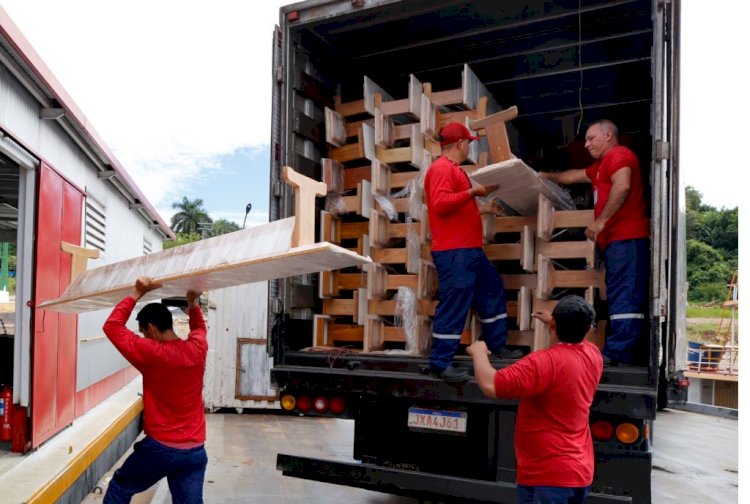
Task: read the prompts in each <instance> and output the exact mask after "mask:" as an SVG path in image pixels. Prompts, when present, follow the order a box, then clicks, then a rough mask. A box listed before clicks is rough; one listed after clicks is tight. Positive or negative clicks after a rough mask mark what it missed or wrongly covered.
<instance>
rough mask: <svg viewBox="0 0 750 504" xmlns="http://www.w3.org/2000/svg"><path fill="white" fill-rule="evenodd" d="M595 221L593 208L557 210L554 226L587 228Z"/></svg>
mask: <svg viewBox="0 0 750 504" xmlns="http://www.w3.org/2000/svg"><path fill="white" fill-rule="evenodd" d="M592 222H594V211H593V210H556V211H555V213H554V224H553V226H554V228H555V229H562V228H585V227H588V226H589V224H591V223H592Z"/></svg>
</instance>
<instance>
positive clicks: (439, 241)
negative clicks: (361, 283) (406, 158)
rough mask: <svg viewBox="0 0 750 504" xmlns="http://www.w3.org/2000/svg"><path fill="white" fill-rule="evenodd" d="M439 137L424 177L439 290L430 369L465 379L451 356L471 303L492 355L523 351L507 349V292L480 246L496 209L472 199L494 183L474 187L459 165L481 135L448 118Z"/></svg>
mask: <svg viewBox="0 0 750 504" xmlns="http://www.w3.org/2000/svg"><path fill="white" fill-rule="evenodd" d="M439 138H440V145H441V156H440V157H439V158H438V159H436V160H435V162H434V163H432V165H431V166H430V168H429V169H428V171H427V174H426V175H425V181H424V188H425V196H426V200H427V209H428V212H429V219H430V231H431V233H432V258H433V261H434V262H435V269H436V270H437V274H438V289H439V293H440V301H439V302H438V305H437V308H436V309H435V316H434V318H433V320H432V351H431V353H430V372H431V373H432V374H434V375H436V376H438V377H440V378H442V379H444V380H446V381H464V380H467V379H468V377H469V373H468V372H467V371H466V370H465V369H458V368H455V367H453V364H452V361H453V357H454V356H455V354H456V351H457V350H458V346H459V341H460V340H461V334H462V333H463V330H464V325H465V323H466V317H467V315H468V314H469V309H470V308H471V307H472V306H473V307H474V308H475V309H476V310H477V312H478V314H479V317H480V322H481V323H482V339H484V341H486V342H487V346H488V347H489V349H490V350H491V351H492V352H493V353H494V354H496V355H497V356H498V357H500V358H505V359H517V358H519V357H521V355H522V353H521V352H520V351H519V350H509V349H507V348H505V342H506V341H507V339H508V321H507V317H508V314H507V313H506V306H505V291H504V289H503V283H502V280H501V279H500V275H498V273H497V270H495V267H494V266H493V265H492V263H491V262H490V261H489V259H488V258H487V256H486V255H485V253H484V250H483V249H482V244H483V236H482V220H481V217H480V212H481V213H489V212H495V211H496V210H497V209H496V207H495V203H494V200H491V201H490V202H488V203H487V204H486V205H483V207H482V208H481V210H480V208H479V207H478V206H477V203H476V201H475V199H474V198H475V196H487V195H488V194H489V193H490V192H492V190H494V189H495V188H496V187H484V186H481V185H475V186H473V187H472V185H471V182H470V181H469V177H468V175H467V174H466V172H465V171H464V170H463V169H462V168H461V163H463V162H464V161H465V160H466V158H467V157H468V155H469V144H470V143H471V142H472V141H473V140H477V137H475V136H472V135H471V132H470V131H469V130H468V128H466V126H464V125H463V124H460V123H450V124H447V125H446V126H445V127H444V128H443V129H442V130H441V131H440V137H439Z"/></svg>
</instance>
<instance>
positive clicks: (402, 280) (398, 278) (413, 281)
mask: <svg viewBox="0 0 750 504" xmlns="http://www.w3.org/2000/svg"><path fill="white" fill-rule="evenodd" d="M418 286H419V278H418V277H417V275H390V274H389V275H387V276H386V279H385V288H386V290H398V288H399V287H411V288H412V289H416V288H417V287H418Z"/></svg>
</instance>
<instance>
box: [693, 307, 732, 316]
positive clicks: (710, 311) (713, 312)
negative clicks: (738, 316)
mask: <svg viewBox="0 0 750 504" xmlns="http://www.w3.org/2000/svg"><path fill="white" fill-rule="evenodd" d="M731 315H732V312H731V311H730V310H728V309H726V308H721V307H719V306H689V305H688V307H687V318H715V319H720V318H722V317H723V318H725V319H729V317H731Z"/></svg>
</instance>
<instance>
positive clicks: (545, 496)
mask: <svg viewBox="0 0 750 504" xmlns="http://www.w3.org/2000/svg"><path fill="white" fill-rule="evenodd" d="M590 489H591V487H581V488H563V487H551V486H526V485H518V486H517V487H516V490H517V493H518V504H583V503H584V502H586V497H587V496H588V495H589V490H590Z"/></svg>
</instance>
